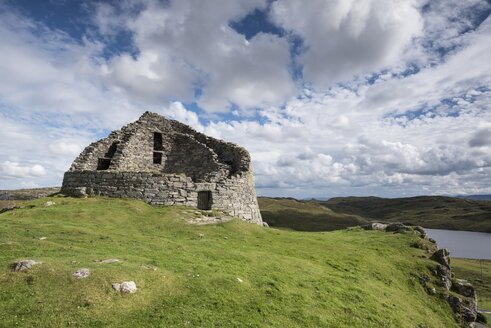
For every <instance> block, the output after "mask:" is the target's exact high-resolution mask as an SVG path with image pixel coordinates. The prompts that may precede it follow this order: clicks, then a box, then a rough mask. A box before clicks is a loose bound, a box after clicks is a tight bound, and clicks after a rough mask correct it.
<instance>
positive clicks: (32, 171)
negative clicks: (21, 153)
mask: <svg viewBox="0 0 491 328" xmlns="http://www.w3.org/2000/svg"><path fill="white" fill-rule="evenodd" d="M0 171H1V172H2V174H3V175H5V176H7V177H18V178H25V177H39V176H43V175H46V170H45V169H44V167H43V166H41V165H39V164H34V165H32V166H24V165H21V164H20V163H17V162H10V161H5V162H3V163H1V164H0Z"/></svg>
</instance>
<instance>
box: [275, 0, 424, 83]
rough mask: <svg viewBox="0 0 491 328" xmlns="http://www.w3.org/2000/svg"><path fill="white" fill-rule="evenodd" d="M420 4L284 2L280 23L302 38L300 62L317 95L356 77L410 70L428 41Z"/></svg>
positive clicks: (404, 0)
mask: <svg viewBox="0 0 491 328" xmlns="http://www.w3.org/2000/svg"><path fill="white" fill-rule="evenodd" d="M422 4H423V1H420V0H411V1H408V0H397V1H384V0H370V1H352V0H349V1H347V0H334V1H322V0H315V1H308V2H299V1H295V0H280V1H276V2H274V3H273V5H272V13H271V14H272V17H273V19H274V21H275V22H276V23H277V24H279V25H280V26H282V27H283V28H285V29H286V30H288V31H291V32H292V33H294V34H296V35H299V36H300V37H302V39H303V40H304V43H305V47H306V50H305V51H304V52H303V53H302V54H301V55H300V58H299V62H300V63H301V64H302V65H303V67H304V71H303V72H304V77H305V79H306V80H307V81H308V82H312V83H313V84H314V86H315V87H316V88H317V89H321V90H322V89H323V88H325V87H327V86H330V85H334V84H336V83H339V82H349V81H351V80H352V79H353V77H354V76H355V75H358V74H368V73H371V72H377V71H379V70H381V69H384V68H388V67H392V66H398V65H403V64H405V60H407V59H410V58H408V56H409V54H410V51H408V50H409V49H408V48H409V47H411V46H414V45H413V43H412V41H413V39H414V38H416V37H419V36H421V35H422V32H423V18H422V15H421V11H420V7H421V6H422Z"/></svg>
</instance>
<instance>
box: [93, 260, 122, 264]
mask: <svg viewBox="0 0 491 328" xmlns="http://www.w3.org/2000/svg"><path fill="white" fill-rule="evenodd" d="M94 262H97V263H102V264H108V263H119V262H121V261H120V260H118V259H106V260H94Z"/></svg>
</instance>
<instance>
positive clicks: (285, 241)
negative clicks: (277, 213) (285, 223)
mask: <svg viewBox="0 0 491 328" xmlns="http://www.w3.org/2000/svg"><path fill="white" fill-rule="evenodd" d="M46 200H47V199H39V200H36V201H32V202H30V204H34V205H35V207H33V208H30V209H29V208H25V209H19V210H14V211H10V212H6V213H3V214H0V291H1V292H0V326H1V327H16V326H21V327H67V326H69V327H411V328H415V327H418V325H420V326H421V327H428V328H429V327H457V324H456V322H455V321H454V319H453V316H452V313H451V310H450V308H449V306H448V304H447V303H446V302H445V301H444V300H443V299H441V298H440V297H438V296H428V295H427V294H426V292H425V291H424V290H423V288H422V286H421V285H420V284H419V282H418V279H417V278H418V277H419V276H421V275H422V274H424V273H426V274H430V270H431V269H432V268H433V267H434V266H435V263H434V262H432V261H431V260H429V259H428V256H429V255H428V253H426V252H425V251H424V250H422V249H418V248H414V247H410V246H409V245H411V244H412V243H414V242H415V241H416V240H417V238H418V237H416V236H415V235H414V234H413V233H407V234H398V235H396V234H389V233H384V232H378V231H363V230H360V229H355V230H342V231H336V232H328V233H327V232H325V233H308V232H294V231H285V230H276V229H265V228H262V227H260V226H257V225H252V224H248V223H245V222H243V221H240V220H233V221H230V222H228V223H224V224H218V225H210V226H193V225H189V224H186V223H185V222H184V220H183V219H185V218H189V217H192V216H193V212H194V209H188V208H185V207H158V208H155V207H151V206H149V205H147V204H145V203H143V202H141V201H137V200H121V199H106V198H88V199H71V198H53V200H54V201H55V202H56V205H54V206H51V207H44V206H42V204H43V203H44V202H45V201H46ZM40 237H47V239H46V240H39V238H40ZM22 258H33V259H36V260H40V261H42V262H43V264H41V265H39V266H36V267H34V268H33V269H32V270H30V271H28V272H25V273H13V272H10V270H9V266H10V264H11V263H12V262H13V261H14V260H16V259H22ZM107 258H118V259H121V260H122V261H123V262H121V263H116V264H98V263H95V262H93V261H94V260H96V259H107ZM72 261H76V263H72ZM83 267H87V268H90V270H91V271H92V275H91V276H90V277H89V278H87V279H82V280H76V279H74V278H72V276H71V274H72V273H73V272H74V271H76V270H77V269H79V268H83ZM154 267H155V268H157V269H156V270H153V268H154ZM237 278H240V279H242V280H243V282H242V283H240V282H239V281H238V280H237ZM123 280H134V281H135V282H136V284H137V286H138V288H139V290H138V292H137V293H136V294H131V295H121V294H119V293H117V292H115V291H114V290H112V289H111V284H112V283H114V282H120V281H123Z"/></svg>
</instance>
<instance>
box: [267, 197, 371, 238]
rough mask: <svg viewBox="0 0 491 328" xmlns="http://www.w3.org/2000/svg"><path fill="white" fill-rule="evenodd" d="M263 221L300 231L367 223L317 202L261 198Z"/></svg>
mask: <svg viewBox="0 0 491 328" xmlns="http://www.w3.org/2000/svg"><path fill="white" fill-rule="evenodd" d="M258 202H259V208H260V210H261V215H262V217H263V220H264V221H266V222H267V223H268V224H269V225H270V226H272V227H278V228H289V229H293V230H299V231H331V230H339V229H345V228H347V227H353V226H357V225H362V224H364V223H367V222H368V221H367V220H366V219H363V218H361V217H360V216H358V215H350V214H340V213H336V212H334V211H332V210H330V209H329V208H327V207H326V206H322V205H321V204H319V203H317V202H312V201H301V200H296V199H294V198H267V197H259V198H258Z"/></svg>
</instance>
